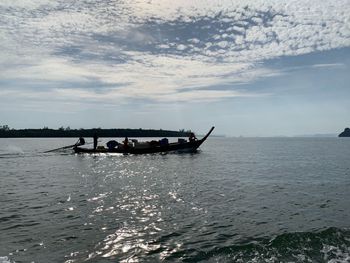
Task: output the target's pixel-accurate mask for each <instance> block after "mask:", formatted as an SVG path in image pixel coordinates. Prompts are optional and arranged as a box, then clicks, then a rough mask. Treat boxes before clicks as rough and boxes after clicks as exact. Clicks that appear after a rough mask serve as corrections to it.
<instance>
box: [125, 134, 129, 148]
mask: <svg viewBox="0 0 350 263" xmlns="http://www.w3.org/2000/svg"><path fill="white" fill-rule="evenodd" d="M128 143H129V139H128V137H127V136H126V137H125V140H124V150H127V149H128V147H129V145H128Z"/></svg>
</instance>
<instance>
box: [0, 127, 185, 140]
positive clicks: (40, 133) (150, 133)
mask: <svg viewBox="0 0 350 263" xmlns="http://www.w3.org/2000/svg"><path fill="white" fill-rule="evenodd" d="M95 132H96V133H97V135H98V136H99V137H125V136H127V137H188V136H189V135H190V133H191V131H190V130H188V131H185V130H179V131H170V130H162V129H160V130H152V129H141V128H140V129H101V128H92V129H71V128H70V127H67V128H64V127H61V128H58V129H49V128H48V127H44V128H42V129H19V130H16V129H10V128H9V127H8V126H7V125H3V126H0V138H50V137H51V138H52V137H77V138H78V137H92V136H93V135H94V133H95Z"/></svg>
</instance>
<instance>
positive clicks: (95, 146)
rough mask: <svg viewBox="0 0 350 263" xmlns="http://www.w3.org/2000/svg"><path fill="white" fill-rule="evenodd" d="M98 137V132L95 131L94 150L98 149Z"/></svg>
mask: <svg viewBox="0 0 350 263" xmlns="http://www.w3.org/2000/svg"><path fill="white" fill-rule="evenodd" d="M97 139H98V136H97V132H95V133H94V150H96V148H97Z"/></svg>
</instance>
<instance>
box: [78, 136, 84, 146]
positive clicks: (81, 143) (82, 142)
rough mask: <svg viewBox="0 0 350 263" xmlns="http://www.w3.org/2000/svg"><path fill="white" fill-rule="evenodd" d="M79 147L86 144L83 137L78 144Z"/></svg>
mask: <svg viewBox="0 0 350 263" xmlns="http://www.w3.org/2000/svg"><path fill="white" fill-rule="evenodd" d="M77 144H78V145H79V146H80V145H84V144H85V139H84V138H83V137H80V138H79V140H78V143H77Z"/></svg>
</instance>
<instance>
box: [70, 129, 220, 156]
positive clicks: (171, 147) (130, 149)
mask: <svg viewBox="0 0 350 263" xmlns="http://www.w3.org/2000/svg"><path fill="white" fill-rule="evenodd" d="M214 128H215V127H212V128H211V129H210V131H209V132H208V133H207V134H206V135H205V136H204V137H203V138H202V139H200V140H190V141H185V140H179V141H178V142H174V143H165V144H152V143H145V144H144V145H143V147H137V145H134V146H132V145H119V147H116V148H113V149H110V148H105V147H104V146H99V147H97V148H96V149H93V148H92V149H91V148H90V149H88V148H83V147H79V146H75V147H74V148H73V150H74V152H75V153H122V154H148V153H163V152H195V151H196V150H197V149H198V147H199V146H200V145H201V144H202V143H203V142H204V141H205V140H206V139H207V138H208V137H209V135H210V134H211V133H212V131H213V130H214Z"/></svg>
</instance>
